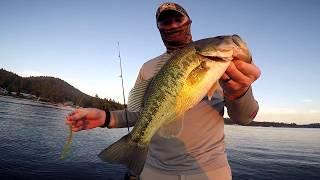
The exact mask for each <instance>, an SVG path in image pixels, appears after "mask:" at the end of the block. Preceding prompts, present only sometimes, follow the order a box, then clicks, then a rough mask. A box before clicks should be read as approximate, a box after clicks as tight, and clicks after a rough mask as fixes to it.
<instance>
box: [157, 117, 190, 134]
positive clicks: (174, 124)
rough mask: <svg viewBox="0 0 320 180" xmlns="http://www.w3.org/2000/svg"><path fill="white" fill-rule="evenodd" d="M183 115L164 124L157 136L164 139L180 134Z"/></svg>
mask: <svg viewBox="0 0 320 180" xmlns="http://www.w3.org/2000/svg"><path fill="white" fill-rule="evenodd" d="M183 119H184V115H181V116H178V117H177V118H176V120H174V121H171V122H169V123H167V124H164V125H163V126H162V127H161V128H160V129H159V135H160V136H161V137H164V138H168V139H169V138H174V137H177V136H179V134H181V132H182V129H183Z"/></svg>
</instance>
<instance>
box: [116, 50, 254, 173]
mask: <svg viewBox="0 0 320 180" xmlns="http://www.w3.org/2000/svg"><path fill="white" fill-rule="evenodd" d="M170 56H171V55H170V54H168V53H164V54H162V55H160V56H158V57H156V58H154V59H151V60H150V61H148V62H146V63H145V64H144V65H143V66H142V68H141V70H140V72H139V75H138V78H137V80H136V83H140V82H141V81H144V80H148V79H150V78H152V77H153V76H154V75H155V74H156V73H157V72H158V71H159V70H160V68H161V66H159V64H160V65H161V64H164V63H165V62H166V61H167V60H168V59H169V58H170ZM225 106H226V107H227V111H228V114H229V116H230V118H231V119H232V120H233V121H235V122H236V123H238V124H248V123H250V122H251V121H252V120H253V118H254V117H255V115H256V113H257V111H258V103H257V101H255V99H254V97H253V94H252V89H251V88H249V90H248V91H247V92H246V93H245V94H244V95H243V96H242V97H241V98H239V99H237V100H227V99H224V97H223V91H222V89H221V87H219V88H218V89H217V90H216V92H215V93H214V95H213V97H212V98H211V100H210V101H209V100H208V99H207V98H204V99H203V100H202V101H201V102H200V103H199V104H198V105H196V106H194V107H193V108H191V109H190V110H188V111H187V112H186V113H185V115H184V118H183V119H182V120H180V121H176V122H174V123H173V124H171V127H172V126H173V127H175V126H176V127H178V128H177V129H178V133H176V134H175V135H174V136H170V137H165V136H163V135H162V133H163V132H165V131H166V129H165V128H167V127H163V128H160V129H159V131H158V132H157V133H156V134H155V135H154V136H153V138H152V140H151V142H150V146H149V152H148V157H147V160H146V164H145V166H147V167H149V168H154V169H157V170H158V171H161V172H163V173H166V174H195V173H201V172H203V171H209V170H213V169H216V168H220V167H223V166H225V165H227V164H228V161H227V157H226V154H225V145H224V120H223V114H224V107H225ZM127 115H128V121H129V125H130V126H134V124H135V122H136V121H137V119H138V117H139V113H137V112H128V114H127ZM111 118H113V120H114V121H115V126H116V127H119V128H121V127H125V126H126V119H125V112H124V111H123V110H120V111H112V112H111Z"/></svg>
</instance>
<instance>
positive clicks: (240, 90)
mask: <svg viewBox="0 0 320 180" xmlns="http://www.w3.org/2000/svg"><path fill="white" fill-rule="evenodd" d="M260 74H261V71H260V69H259V68H258V67H257V66H256V65H254V64H249V63H246V62H244V61H240V60H233V61H232V62H231V64H230V66H229V67H228V69H227V70H226V72H225V73H224V74H223V75H222V77H221V79H220V85H221V87H222V89H223V91H224V96H225V97H226V98H228V99H229V100H235V99H238V98H240V97H241V96H242V95H244V94H245V93H246V92H247V90H248V89H249V87H250V86H251V84H252V83H253V82H254V81H255V80H257V79H258V78H259V77H260Z"/></svg>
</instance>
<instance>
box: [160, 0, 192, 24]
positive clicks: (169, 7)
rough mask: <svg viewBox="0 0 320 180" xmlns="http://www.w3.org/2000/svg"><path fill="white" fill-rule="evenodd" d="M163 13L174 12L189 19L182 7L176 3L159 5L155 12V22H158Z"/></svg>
mask: <svg viewBox="0 0 320 180" xmlns="http://www.w3.org/2000/svg"><path fill="white" fill-rule="evenodd" d="M165 11H176V12H178V13H180V14H182V15H183V16H187V17H188V18H189V19H190V17H189V15H188V13H187V11H186V10H185V9H184V8H183V7H182V6H180V5H179V4H177V3H172V2H166V3H163V4H161V5H160V6H159V7H158V9H157V12H156V19H157V21H159V20H160V19H161V15H162V14H163V12H165Z"/></svg>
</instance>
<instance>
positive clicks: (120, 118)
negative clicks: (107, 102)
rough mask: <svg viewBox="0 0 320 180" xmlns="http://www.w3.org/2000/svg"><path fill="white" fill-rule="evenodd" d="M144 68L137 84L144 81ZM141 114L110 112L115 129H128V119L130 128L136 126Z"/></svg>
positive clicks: (140, 72)
mask: <svg viewBox="0 0 320 180" xmlns="http://www.w3.org/2000/svg"><path fill="white" fill-rule="evenodd" d="M142 74H143V66H142V67H141V69H140V71H139V74H138V77H137V79H136V82H135V84H137V83H140V82H141V81H142V80H143V77H142ZM139 115H140V112H130V111H125V110H116V111H110V118H111V119H112V120H114V122H115V128H124V127H127V119H128V124H129V127H132V126H134V125H135V124H136V122H137V120H138V117H139Z"/></svg>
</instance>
